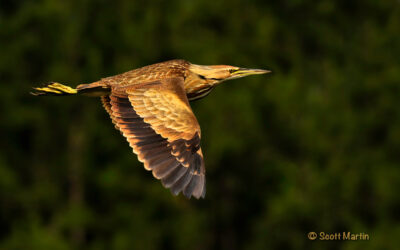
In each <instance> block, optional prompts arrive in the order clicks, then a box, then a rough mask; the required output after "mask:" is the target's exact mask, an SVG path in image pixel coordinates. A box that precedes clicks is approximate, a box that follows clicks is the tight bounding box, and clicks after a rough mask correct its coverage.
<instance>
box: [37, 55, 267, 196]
mask: <svg viewBox="0 0 400 250" xmlns="http://www.w3.org/2000/svg"><path fill="white" fill-rule="evenodd" d="M268 72H269V71H268V70H261V69H245V68H239V67H235V66H229V65H213V66H203V65H196V64H191V63H189V62H187V61H185V60H171V61H167V62H162V63H157V64H153V65H149V66H145V67H142V68H139V69H135V70H131V71H128V72H126V73H123V74H120V75H116V76H111V77H107V78H104V79H101V80H100V81H97V82H94V83H90V84H81V85H79V86H78V87H77V88H76V89H74V88H71V87H68V86H65V85H62V84H60V83H50V84H48V85H47V86H45V87H41V88H34V89H35V90H36V92H34V93H32V94H34V95H74V94H86V95H95V96H101V101H102V103H103V106H104V108H105V109H106V111H107V112H108V114H109V115H110V117H111V119H112V122H113V123H114V125H115V127H116V128H117V129H118V130H119V131H120V132H121V133H122V135H123V136H124V137H126V139H127V140H128V142H129V145H130V146H131V147H132V149H133V152H134V153H135V154H137V156H138V159H139V161H141V162H143V164H144V167H145V169H147V170H151V171H152V173H153V176H154V177H155V178H157V179H161V182H162V184H163V185H164V187H166V188H170V189H171V192H172V193H173V194H175V195H177V194H179V193H180V192H183V194H184V195H185V196H186V197H188V198H190V197H191V196H192V195H193V196H194V197H196V198H200V197H203V198H204V196H205V192H206V191H205V190H206V188H205V168H204V160H203V154H202V151H201V148H200V138H201V135H200V126H199V124H198V122H197V119H196V117H195V115H194V114H193V112H192V109H191V107H190V105H189V101H192V100H196V99H199V98H202V97H205V96H206V95H207V94H209V93H210V91H211V90H212V89H213V88H214V87H215V86H216V85H217V84H219V83H221V82H222V81H225V80H230V79H235V78H239V77H244V76H248V75H255V74H264V73H268Z"/></svg>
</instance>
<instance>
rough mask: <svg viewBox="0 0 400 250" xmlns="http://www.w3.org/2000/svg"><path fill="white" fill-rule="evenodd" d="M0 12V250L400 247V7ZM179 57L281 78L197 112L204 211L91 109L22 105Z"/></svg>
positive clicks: (229, 89) (246, 5) (47, 2)
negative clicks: (49, 86)
mask: <svg viewBox="0 0 400 250" xmlns="http://www.w3.org/2000/svg"><path fill="white" fill-rule="evenodd" d="M0 7H1V10H0V52H1V54H0V76H1V79H0V82H1V84H0V103H1V105H0V114H1V115H0V119H1V123H0V128H1V141H0V147H1V151H0V249H146V250H147V249H150V250H151V249H229V250H235V249H248V250H252V249H278V248H281V249H283V248H286V249H398V247H399V238H400V197H399V190H400V177H399V176H400V171H399V165H400V153H399V149H400V98H399V94H400V2H399V1H385V0H382V1H375V0H364V1H361V0H359V1H346V0H341V1H328V0H321V1H305V0H283V1H274V2H269V1H261V0H260V1H245V0H231V1H218V0H213V1H172V0H170V1H145V0H143V1H129V0H125V1H92V0H79V1H78V0H74V1H54V0H41V1H16V0H6V1H4V0H2V1H1V2H0ZM174 58H182V59H186V60H189V61H191V62H193V63H197V64H231V65H237V66H244V67H255V68H267V69H271V70H273V72H274V73H273V74H271V75H262V76H253V77H248V78H243V79H239V80H234V81H229V82H225V83H223V84H222V85H221V86H219V87H217V88H216V89H215V90H214V91H213V92H212V93H211V94H210V95H209V96H208V97H206V98H205V99H203V100H200V101H198V102H195V103H193V110H194V112H195V114H196V115H197V118H198V120H199V122H200V125H201V127H202V137H203V140H202V147H203V152H204V155H205V162H206V168H207V195H206V198H205V199H204V200H199V201H198V200H195V199H191V200H187V199H185V198H184V197H182V196H181V195H180V196H178V197H175V196H173V195H171V194H170V192H169V191H168V190H166V189H164V188H163V187H162V185H161V184H160V182H159V181H157V180H155V179H154V178H153V177H152V175H151V173H150V172H147V171H145V170H144V168H143V167H142V164H140V163H139V162H138V161H137V159H136V156H135V155H133V154H132V150H131V149H130V148H129V147H128V143H127V142H126V141H125V139H124V138H123V137H122V136H121V135H120V134H119V132H118V131H116V130H115V129H114V127H113V125H112V123H111V121H110V119H109V117H108V115H107V114H106V112H105V111H104V110H103V109H102V107H101V105H100V101H99V100H98V98H86V97H47V98H46V97H41V98H39V97H33V96H30V95H29V91H30V87H31V86H37V85H40V84H42V83H46V82H49V81H59V82H61V83H66V84H70V85H71V86H76V85H77V84H79V83H88V82H93V81H96V80H98V79H99V78H101V77H106V76H110V75H115V74H118V73H122V72H124V71H128V70H130V69H133V68H137V67H141V66H144V65H147V64H151V63H156V62H160V61H163V60H169V59H174ZM310 231H315V232H321V231H324V232H343V231H350V232H353V233H360V232H364V233H368V234H369V236H370V240H369V241H357V242H349V241H335V242H333V241H331V242H323V241H319V240H317V241H310V240H308V239H307V233H308V232H310Z"/></svg>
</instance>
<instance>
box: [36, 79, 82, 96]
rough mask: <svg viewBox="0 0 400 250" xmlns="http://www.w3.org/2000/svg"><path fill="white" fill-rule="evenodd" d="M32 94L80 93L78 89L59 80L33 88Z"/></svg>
mask: <svg viewBox="0 0 400 250" xmlns="http://www.w3.org/2000/svg"><path fill="white" fill-rule="evenodd" d="M33 89H34V91H32V92H31V94H32V95H75V94H77V93H78V90H77V89H74V88H71V87H69V86H66V85H63V84H61V83H58V82H51V83H49V84H46V85H44V86H43V87H37V88H33Z"/></svg>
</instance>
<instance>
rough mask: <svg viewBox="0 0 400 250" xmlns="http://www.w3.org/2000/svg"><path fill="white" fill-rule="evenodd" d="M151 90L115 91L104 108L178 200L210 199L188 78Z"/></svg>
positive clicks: (168, 81) (156, 85)
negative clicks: (185, 83)
mask: <svg viewBox="0 0 400 250" xmlns="http://www.w3.org/2000/svg"><path fill="white" fill-rule="evenodd" d="M146 86H150V87H146ZM146 86H142V87H139V88H138V87H137V86H135V87H133V88H129V87H128V88H124V90H123V92H121V91H120V90H119V91H114V93H113V91H112V92H111V95H110V96H103V97H102V102H103V106H104V108H105V109H106V110H107V112H108V113H109V114H110V116H111V119H112V120H113V123H114V124H115V127H116V128H117V129H119V130H120V131H121V133H122V134H123V135H124V136H125V137H126V138H127V140H128V142H129V145H130V146H131V147H132V148H133V152H134V153H135V154H137V155H138V159H139V161H141V162H143V163H144V167H145V169H147V170H151V171H152V173H153V176H154V177H155V178H157V179H161V182H162V184H163V185H164V186H165V187H166V188H170V189H171V191H172V193H173V194H175V195H177V194H179V193H180V192H183V194H184V195H185V196H186V197H188V198H190V197H191V196H194V197H196V198H200V197H204V196H205V190H206V188H205V168H204V161H203V154H202V151H201V148H200V137H201V136H200V126H199V124H198V122H197V119H196V117H195V116H194V114H193V112H192V110H191V108H190V105H189V102H188V100H187V97H186V94H185V92H184V89H183V79H182V78H171V79H164V80H160V81H156V82H154V83H153V84H151V85H146Z"/></svg>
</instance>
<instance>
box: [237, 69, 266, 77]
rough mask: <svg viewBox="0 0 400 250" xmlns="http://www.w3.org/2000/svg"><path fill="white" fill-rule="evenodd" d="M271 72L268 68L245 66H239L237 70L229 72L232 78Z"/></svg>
mask: <svg viewBox="0 0 400 250" xmlns="http://www.w3.org/2000/svg"><path fill="white" fill-rule="evenodd" d="M268 73H271V71H270V70H266V69H246V68H239V69H238V70H236V71H234V72H232V73H231V77H232V78H238V77H244V76H250V75H260V74H268Z"/></svg>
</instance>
